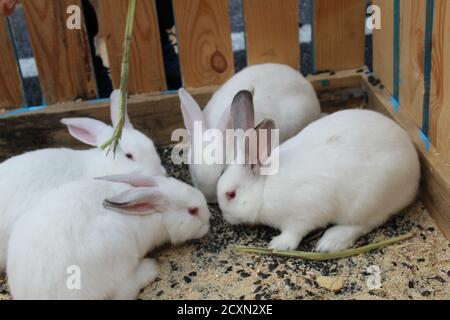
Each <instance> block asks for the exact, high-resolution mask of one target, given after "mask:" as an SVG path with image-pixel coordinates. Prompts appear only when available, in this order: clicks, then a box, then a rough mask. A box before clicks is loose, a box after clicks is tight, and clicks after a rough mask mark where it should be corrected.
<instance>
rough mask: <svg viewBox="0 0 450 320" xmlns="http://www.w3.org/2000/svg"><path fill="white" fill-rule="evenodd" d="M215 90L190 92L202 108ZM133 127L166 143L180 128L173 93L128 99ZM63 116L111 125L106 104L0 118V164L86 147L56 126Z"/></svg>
mask: <svg viewBox="0 0 450 320" xmlns="http://www.w3.org/2000/svg"><path fill="white" fill-rule="evenodd" d="M217 89H218V88H217V87H206V88H202V89H197V90H191V93H192V95H193V96H194V98H195V99H196V100H197V101H198V102H199V104H200V105H206V103H207V101H208V100H209V99H210V98H211V96H212V94H213V92H215V91H216V90H217ZM128 112H129V116H130V120H131V122H132V123H133V125H134V127H135V128H137V129H138V130H141V131H142V132H143V133H145V134H147V135H148V136H149V137H151V138H152V139H153V141H154V142H155V144H157V145H167V144H170V143H171V141H170V138H171V134H172V132H173V131H174V130H175V129H178V128H183V118H182V116H181V111H180V103H179V99H178V95H177V94H164V95H160V94H144V95H134V96H131V97H130V98H129V99H128ZM66 117H90V118H95V119H98V120H101V121H104V122H105V123H111V120H110V111H109V102H108V101H106V102H104V101H85V102H80V103H63V104H59V105H52V106H49V107H47V108H45V109H42V110H36V111H33V112H28V113H21V114H16V115H12V116H10V117H8V118H5V119H1V117H0V123H1V125H0V162H1V161H3V160H5V159H7V158H9V157H11V156H13V155H17V154H21V153H23V152H26V151H30V150H36V149H41V148H48V147H63V146H64V147H69V148H77V149H78V148H86V146H85V145H82V144H80V143H79V142H77V141H76V140H75V139H73V138H72V137H71V136H70V135H69V134H68V133H67V130H66V127H65V126H64V125H62V124H61V123H60V119H62V118H66Z"/></svg>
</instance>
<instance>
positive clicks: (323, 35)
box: [313, 0, 366, 71]
mask: <svg viewBox="0 0 450 320" xmlns="http://www.w3.org/2000/svg"><path fill="white" fill-rule="evenodd" d="M365 8H366V1H365V0H332V1H330V0H314V23H313V24H314V27H313V39H314V51H315V52H314V59H315V69H316V70H317V71H322V70H344V69H351V68H359V67H361V66H363V65H364V47H365V12H366V10H365Z"/></svg>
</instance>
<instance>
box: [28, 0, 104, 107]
mask: <svg viewBox="0 0 450 320" xmlns="http://www.w3.org/2000/svg"><path fill="white" fill-rule="evenodd" d="M69 5H78V6H81V1H80V0H39V1H24V3H23V6H24V8H25V16H26V20H27V24H28V32H29V35H30V40H31V44H32V47H33V52H34V55H35V58H36V64H37V67H38V71H39V79H40V82H41V87H42V91H43V94H44V98H45V102H46V103H57V102H63V101H70V100H77V99H90V98H95V97H96V96H97V86H96V83H95V75H94V71H93V66H92V59H91V53H90V49H89V43H88V38H87V34H86V28H85V25H84V23H82V27H81V30H69V29H68V28H67V26H66V20H67V18H68V17H69V15H68V14H67V13H66V10H67V7H68V6H69Z"/></svg>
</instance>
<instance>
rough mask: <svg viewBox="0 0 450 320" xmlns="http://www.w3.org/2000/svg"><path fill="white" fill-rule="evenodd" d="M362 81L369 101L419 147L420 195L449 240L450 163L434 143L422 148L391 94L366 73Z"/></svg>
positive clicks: (415, 129) (406, 115)
mask: <svg viewBox="0 0 450 320" xmlns="http://www.w3.org/2000/svg"><path fill="white" fill-rule="evenodd" d="M362 83H363V87H364V88H365V89H366V90H367V93H368V98H369V105H370V106H371V107H372V108H374V109H375V110H377V111H380V112H382V113H384V114H386V115H387V116H389V117H391V118H393V119H394V120H395V121H396V122H397V123H399V124H400V125H401V126H402V127H403V129H405V130H406V132H407V133H408V135H409V137H410V138H411V140H412V141H413V143H414V145H415V146H416V148H417V149H418V151H419V156H420V160H421V163H422V184H421V194H420V196H421V198H422V201H423V202H424V204H425V205H426V207H427V209H428V211H429V212H430V214H431V215H432V216H433V218H434V219H435V220H436V223H437V224H438V226H439V228H440V229H441V230H442V232H443V233H444V235H445V236H446V237H447V239H449V240H450V210H449V208H450V167H449V166H447V165H446V163H445V159H444V157H443V156H442V155H440V154H439V153H438V152H437V150H436V149H435V148H434V146H431V150H430V152H427V151H426V150H425V145H424V142H423V140H422V137H421V135H420V132H419V129H418V127H417V124H416V122H415V121H414V120H413V119H412V118H411V116H410V115H409V113H407V112H406V110H405V109H404V108H400V110H399V112H397V113H396V112H394V110H393V108H392V105H391V95H390V93H389V92H388V91H387V90H381V89H380V88H379V87H373V86H371V85H370V84H369V81H368V80H367V77H364V79H363V82H362Z"/></svg>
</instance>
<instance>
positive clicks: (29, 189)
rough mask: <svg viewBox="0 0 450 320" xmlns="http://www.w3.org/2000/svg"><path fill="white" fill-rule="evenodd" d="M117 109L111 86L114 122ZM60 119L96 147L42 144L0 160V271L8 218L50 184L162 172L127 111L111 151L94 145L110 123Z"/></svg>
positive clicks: (9, 224) (116, 93)
mask: <svg viewBox="0 0 450 320" xmlns="http://www.w3.org/2000/svg"><path fill="white" fill-rule="evenodd" d="M118 111H119V91H114V92H113V94H112V95H111V118H112V122H113V124H114V125H116V124H117V122H118ZM61 122H62V123H63V124H65V125H66V126H67V127H68V129H69V133H70V134H71V135H72V136H73V137H74V138H76V139H78V140H79V141H81V142H83V143H85V144H87V145H90V146H94V147H97V148H94V149H89V150H72V149H63V148H61V149H43V150H38V151H34V152H28V153H25V154H23V155H20V156H16V157H13V158H11V159H9V160H7V161H5V162H3V163H2V164H0V177H1V179H0V202H1V204H2V205H1V206H0V271H2V270H4V268H5V266H6V249H7V243H8V238H9V234H10V232H11V228H12V226H13V224H14V222H15V221H16V219H17V218H18V217H19V216H20V215H21V214H22V213H23V212H25V211H26V210H28V209H29V208H30V207H31V206H33V205H34V204H35V203H36V202H37V201H38V200H39V199H40V198H41V197H42V196H43V195H44V194H46V193H47V192H48V191H50V190H52V189H53V188H56V187H59V186H61V185H63V184H65V183H68V182H72V181H75V180H79V179H83V178H94V177H97V176H105V175H112V174H122V173H133V172H145V173H149V174H158V175H164V174H165V169H164V168H163V166H162V165H161V160H160V158H159V156H158V154H157V152H156V149H155V146H154V145H153V142H152V141H151V140H150V139H149V138H148V137H146V136H145V135H144V134H142V133H141V132H139V131H137V130H135V129H134V128H133V126H132V125H131V123H130V121H129V119H128V116H127V117H126V121H125V127H124V130H123V135H122V139H121V140H120V143H119V147H118V150H117V152H116V154H115V155H114V154H113V153H109V154H106V152H105V151H103V150H101V149H100V146H101V145H102V144H103V143H104V142H106V141H107V140H108V139H109V138H110V137H111V136H112V134H113V130H114V128H113V127H111V126H109V125H107V124H105V123H103V122H100V121H98V120H94V119H89V118H73V119H63V120H62V121H61Z"/></svg>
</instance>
